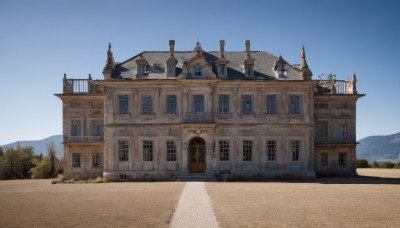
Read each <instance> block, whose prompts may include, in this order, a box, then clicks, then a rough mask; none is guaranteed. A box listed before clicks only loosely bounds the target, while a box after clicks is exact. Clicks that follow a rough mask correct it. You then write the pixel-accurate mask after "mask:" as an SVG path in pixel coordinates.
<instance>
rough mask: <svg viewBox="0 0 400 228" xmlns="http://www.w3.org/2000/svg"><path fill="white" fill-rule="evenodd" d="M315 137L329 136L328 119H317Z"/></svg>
mask: <svg viewBox="0 0 400 228" xmlns="http://www.w3.org/2000/svg"><path fill="white" fill-rule="evenodd" d="M317 137H320V138H328V137H329V121H328V120H318V121H317Z"/></svg>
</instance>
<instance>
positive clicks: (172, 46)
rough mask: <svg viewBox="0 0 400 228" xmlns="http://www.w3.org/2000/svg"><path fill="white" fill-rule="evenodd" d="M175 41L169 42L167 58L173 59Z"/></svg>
mask: <svg viewBox="0 0 400 228" xmlns="http://www.w3.org/2000/svg"><path fill="white" fill-rule="evenodd" d="M174 49H175V40H169V56H170V57H172V58H173V57H174Z"/></svg>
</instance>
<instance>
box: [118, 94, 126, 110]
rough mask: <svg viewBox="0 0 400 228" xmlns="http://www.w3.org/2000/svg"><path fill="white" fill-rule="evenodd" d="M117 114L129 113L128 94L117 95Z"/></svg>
mask: <svg viewBox="0 0 400 228" xmlns="http://www.w3.org/2000/svg"><path fill="white" fill-rule="evenodd" d="M118 99H119V110H118V111H119V114H128V113H129V96H128V95H119V97H118Z"/></svg>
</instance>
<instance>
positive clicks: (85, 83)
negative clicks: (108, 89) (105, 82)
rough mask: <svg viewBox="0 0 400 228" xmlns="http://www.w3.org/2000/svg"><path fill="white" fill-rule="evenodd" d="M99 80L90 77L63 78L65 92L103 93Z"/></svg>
mask: <svg viewBox="0 0 400 228" xmlns="http://www.w3.org/2000/svg"><path fill="white" fill-rule="evenodd" d="M101 92H102V91H101V88H100V86H99V84H98V82H97V80H92V79H91V78H88V79H67V78H66V77H64V80H63V93H81V94H91V93H101Z"/></svg>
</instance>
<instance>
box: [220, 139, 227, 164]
mask: <svg viewBox="0 0 400 228" xmlns="http://www.w3.org/2000/svg"><path fill="white" fill-rule="evenodd" d="M218 152H219V161H222V162H225V161H229V157H230V156H229V155H230V142H229V140H224V139H221V140H218Z"/></svg>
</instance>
